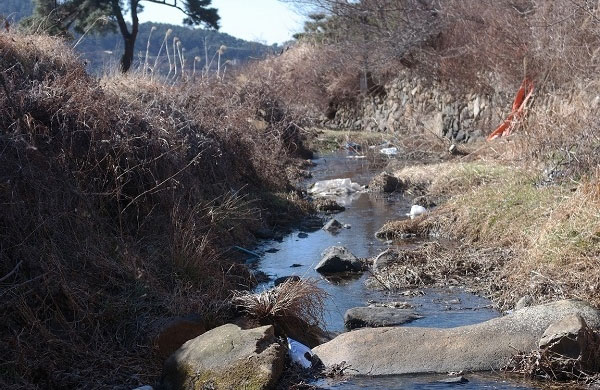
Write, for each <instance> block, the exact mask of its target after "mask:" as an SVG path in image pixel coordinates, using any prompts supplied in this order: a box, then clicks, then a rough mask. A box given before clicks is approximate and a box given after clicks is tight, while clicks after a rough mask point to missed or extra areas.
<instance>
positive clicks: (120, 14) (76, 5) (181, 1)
mask: <svg viewBox="0 0 600 390" xmlns="http://www.w3.org/2000/svg"><path fill="white" fill-rule="evenodd" d="M143 2H147V3H154V4H160V5H164V6H167V7H173V8H177V9H179V10H181V11H182V12H183V13H184V14H185V18H184V19H183V23H184V24H187V25H191V26H193V25H204V26H207V27H209V28H214V29H218V28H219V19H220V17H219V15H218V13H217V10H216V9H215V8H209V7H210V5H211V2H212V0H36V8H35V12H34V16H33V17H32V18H31V19H30V20H28V21H27V22H26V23H27V24H29V25H30V26H31V25H36V24H37V25H38V26H42V27H43V28H44V29H45V31H46V32H48V33H50V34H59V35H65V34H68V33H69V31H71V30H73V31H75V32H77V33H85V32H87V31H89V30H94V31H99V32H106V31H110V30H115V29H117V28H118V30H119V32H120V33H121V36H122V38H123V43H124V47H125V49H124V52H123V56H122V57H121V70H122V71H123V72H127V71H128V70H129V69H130V68H131V65H132V63H133V57H134V52H135V40H136V38H137V35H138V32H139V19H138V14H140V13H141V12H143V10H144V7H143V4H142V3H143ZM128 12H129V13H130V15H131V20H130V22H129V23H128V22H127V21H126V20H125V16H126V15H127V13H128Z"/></svg>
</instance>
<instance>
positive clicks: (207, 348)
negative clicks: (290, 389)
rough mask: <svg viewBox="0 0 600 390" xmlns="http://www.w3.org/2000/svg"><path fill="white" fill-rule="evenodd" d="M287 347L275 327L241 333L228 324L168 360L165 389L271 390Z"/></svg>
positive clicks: (205, 334) (192, 341)
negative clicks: (281, 342)
mask: <svg viewBox="0 0 600 390" xmlns="http://www.w3.org/2000/svg"><path fill="white" fill-rule="evenodd" d="M284 361H285V348H284V347H283V346H282V345H281V344H279V343H278V342H277V340H276V338H275V334H274V329H273V327H272V326H270V325H268V326H263V327H260V328H255V329H249V330H242V329H241V328H240V327H238V326H237V325H233V324H227V325H223V326H220V327H218V328H215V329H212V330H210V331H208V332H206V333H204V334H203V335H201V336H199V337H196V338H195V339H193V340H190V341H188V342H186V343H185V344H184V345H183V346H182V347H181V348H179V349H178V350H177V351H176V352H175V353H174V354H173V355H171V357H170V358H169V359H168V360H167V361H166V363H165V367H164V370H163V376H162V378H161V385H162V387H161V389H163V390H197V389H204V388H215V389H230V388H231V389H256V390H268V389H272V388H273V387H274V386H275V384H276V382H277V380H278V379H279V377H280V375H281V373H282V371H283V364H284Z"/></svg>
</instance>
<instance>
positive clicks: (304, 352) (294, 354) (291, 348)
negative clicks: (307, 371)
mask: <svg viewBox="0 0 600 390" xmlns="http://www.w3.org/2000/svg"><path fill="white" fill-rule="evenodd" d="M287 341H288V353H289V354H290V359H292V362H294V363H296V364H299V365H301V366H302V367H304V368H311V367H312V357H313V352H312V351H311V350H310V348H308V347H307V346H306V345H304V344H302V343H300V342H298V341H296V340H294V339H291V338H289V337H288V339H287Z"/></svg>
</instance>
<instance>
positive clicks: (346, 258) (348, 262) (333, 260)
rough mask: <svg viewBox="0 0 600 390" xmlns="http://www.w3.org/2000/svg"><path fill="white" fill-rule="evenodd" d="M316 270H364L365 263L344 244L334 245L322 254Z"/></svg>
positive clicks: (327, 271) (330, 271)
mask: <svg viewBox="0 0 600 390" xmlns="http://www.w3.org/2000/svg"><path fill="white" fill-rule="evenodd" d="M315 270H316V271H317V272H319V273H323V274H334V273H341V272H359V271H362V270H363V263H362V262H361V261H360V260H359V259H358V258H357V257H356V256H354V255H353V254H352V253H350V251H349V250H348V249H346V248H344V247H343V246H332V247H329V248H327V249H326V250H325V251H324V252H323V253H322V254H321V261H320V262H319V264H317V266H316V267H315Z"/></svg>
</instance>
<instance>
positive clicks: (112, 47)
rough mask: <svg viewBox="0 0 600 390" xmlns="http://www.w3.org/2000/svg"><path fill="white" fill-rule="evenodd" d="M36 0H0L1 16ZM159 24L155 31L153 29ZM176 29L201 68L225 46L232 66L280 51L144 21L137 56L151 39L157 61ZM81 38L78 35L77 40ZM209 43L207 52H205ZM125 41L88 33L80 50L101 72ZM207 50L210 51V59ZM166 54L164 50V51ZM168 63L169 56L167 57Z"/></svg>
mask: <svg viewBox="0 0 600 390" xmlns="http://www.w3.org/2000/svg"><path fill="white" fill-rule="evenodd" d="M32 4H33V1H32V0H3V1H2V2H0V15H5V16H6V17H8V19H9V20H14V21H18V20H21V19H23V18H25V17H27V16H29V15H31V13H32V12H33V5H32ZM153 27H155V28H156V29H155V31H152V28H153ZM169 29H171V30H172V35H171V38H174V37H177V38H179V39H180V40H181V42H182V43H183V48H184V49H185V56H186V59H187V60H186V61H187V62H188V63H189V64H193V62H194V58H196V57H200V59H201V60H200V61H199V62H197V64H196V66H197V67H198V68H203V67H205V66H206V64H207V63H208V64H209V65H210V66H211V68H216V64H217V59H216V55H215V54H216V52H217V50H218V49H219V48H220V47H221V46H225V47H226V50H225V52H224V54H223V55H222V56H221V63H222V64H225V63H226V62H227V65H229V66H232V65H233V66H235V65H239V64H240V63H243V62H247V61H250V60H252V59H260V58H263V57H264V56H265V55H267V54H270V53H273V52H275V51H276V50H278V47H277V45H274V46H267V45H263V44H261V43H258V42H249V41H245V40H243V39H238V38H235V37H233V36H231V35H229V34H225V33H222V32H218V31H213V30H204V29H200V28H190V27H183V26H175V25H170V24H162V23H143V24H141V25H140V31H139V35H138V38H137V43H136V49H137V54H138V55H137V59H138V60H140V59H141V60H140V61H139V62H138V64H139V63H140V62H143V58H144V56H145V52H146V47H147V43H148V38H149V37H150V35H152V37H151V39H150V47H149V55H150V57H151V60H152V61H154V57H153V56H155V55H157V54H158V52H159V50H160V46H161V44H162V42H163V39H164V36H165V33H166V32H167V30H169ZM78 39H79V37H78V36H76V37H75V39H74V41H75V42H76V41H77V40H78ZM205 45H206V51H205ZM122 48H123V41H122V38H121V35H120V34H118V33H108V34H106V35H97V34H93V35H88V36H86V37H85V38H84V39H83V40H82V41H81V42H80V43H79V44H78V45H77V51H78V52H79V53H82V56H83V58H84V59H85V60H87V62H88V66H89V69H90V70H92V71H93V72H100V71H101V70H102V69H103V68H105V67H106V65H108V66H112V65H114V64H117V63H118V62H119V59H120V56H121V51H122ZM205 53H208V60H207V59H206V55H205ZM163 55H164V51H163ZM164 61H165V62H166V58H165V59H164Z"/></svg>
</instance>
